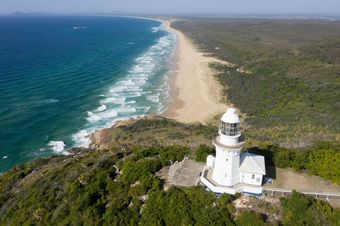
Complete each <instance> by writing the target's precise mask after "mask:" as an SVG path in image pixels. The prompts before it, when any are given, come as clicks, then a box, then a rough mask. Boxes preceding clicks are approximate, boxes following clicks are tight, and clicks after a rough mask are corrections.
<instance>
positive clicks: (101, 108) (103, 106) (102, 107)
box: [96, 104, 107, 112]
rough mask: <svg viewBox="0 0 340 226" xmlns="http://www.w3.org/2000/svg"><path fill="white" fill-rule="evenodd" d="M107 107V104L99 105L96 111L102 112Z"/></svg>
mask: <svg viewBox="0 0 340 226" xmlns="http://www.w3.org/2000/svg"><path fill="white" fill-rule="evenodd" d="M106 109H107V107H106V105H105V104H102V105H100V107H98V108H97V109H96V112H101V111H105V110H106Z"/></svg>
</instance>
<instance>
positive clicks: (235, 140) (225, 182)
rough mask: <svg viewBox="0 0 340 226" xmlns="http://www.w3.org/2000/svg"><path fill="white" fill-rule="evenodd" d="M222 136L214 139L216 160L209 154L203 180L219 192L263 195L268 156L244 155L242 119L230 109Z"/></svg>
mask: <svg viewBox="0 0 340 226" xmlns="http://www.w3.org/2000/svg"><path fill="white" fill-rule="evenodd" d="M218 133H219V136H217V137H216V138H215V139H214V140H213V144H214V146H215V148H216V157H214V156H212V155H209V156H208V157H207V162H206V166H205V167H204V168H203V172H202V174H201V177H200V180H201V182H202V183H203V184H204V185H205V186H207V187H208V188H209V189H210V190H211V191H213V192H216V193H229V194H235V193H251V194H257V195H258V194H261V193H262V187H261V185H262V178H263V175H265V174H266V168H265V163H264V157H263V156H260V155H255V154H252V153H249V152H242V148H243V144H244V142H243V141H242V140H241V139H240V137H241V132H240V118H239V117H238V115H237V114H236V109H234V108H229V109H228V110H227V112H226V113H225V114H224V115H223V116H222V119H221V125H220V128H219V131H218Z"/></svg>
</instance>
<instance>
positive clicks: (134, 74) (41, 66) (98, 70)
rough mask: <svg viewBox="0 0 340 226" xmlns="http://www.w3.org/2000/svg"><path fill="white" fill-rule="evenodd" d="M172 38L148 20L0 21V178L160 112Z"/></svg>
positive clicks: (55, 18) (2, 18)
mask: <svg viewBox="0 0 340 226" xmlns="http://www.w3.org/2000/svg"><path fill="white" fill-rule="evenodd" d="M174 40H175V39H174V36H173V35H172V34H169V33H168V32H167V31H165V30H163V29H162V24H161V23H160V22H158V21H152V20H143V19H134V18H115V17H0V172H1V171H4V170H7V169H9V168H11V167H13V166H15V165H16V164H19V163H23V162H27V161H29V160H31V159H35V158H38V157H43V156H49V155H52V154H54V153H57V154H59V153H61V154H67V151H66V150H65V148H67V147H72V146H74V145H76V146H87V145H88V142H89V141H88V139H87V138H86V135H88V134H89V133H91V132H93V131H94V130H95V129H100V128H104V127H108V126H110V125H111V124H112V122H114V121H116V120H118V119H124V118H129V117H136V116H138V115H144V114H149V113H157V112H161V111H162V110H164V108H165V103H166V101H167V91H168V87H167V85H166V76H167V74H168V72H169V65H168V63H167V62H168V59H169V57H170V56H171V54H172V53H173V46H174Z"/></svg>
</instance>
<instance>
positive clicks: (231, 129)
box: [220, 122, 240, 136]
mask: <svg viewBox="0 0 340 226" xmlns="http://www.w3.org/2000/svg"><path fill="white" fill-rule="evenodd" d="M220 130H221V132H222V134H224V135H227V136H236V135H238V134H240V124H239V123H225V122H221V125H220Z"/></svg>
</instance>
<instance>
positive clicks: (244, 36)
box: [173, 18, 340, 147]
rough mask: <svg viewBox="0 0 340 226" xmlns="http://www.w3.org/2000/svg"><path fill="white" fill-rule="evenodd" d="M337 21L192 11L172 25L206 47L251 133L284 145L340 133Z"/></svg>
mask: <svg viewBox="0 0 340 226" xmlns="http://www.w3.org/2000/svg"><path fill="white" fill-rule="evenodd" d="M339 25H340V22H329V21H316V20H297V21H296V20H266V19H251V20H249V19H226V18H225V19H217V18H215V19H213V18H187V19H185V20H179V21H176V22H175V23H174V24H173V26H174V27H175V28H177V29H179V30H181V31H183V32H184V33H185V34H186V35H188V36H189V37H191V38H192V39H193V40H194V42H195V43H196V44H197V46H199V48H201V49H202V50H203V51H206V52H208V53H211V54H212V55H214V56H216V57H218V58H220V59H222V60H226V61H229V62H231V63H233V64H234V66H230V65H223V64H218V63H215V64H212V65H211V67H212V68H213V69H214V70H215V71H216V76H217V78H218V80H219V81H220V83H221V84H222V86H223V87H224V93H225V95H226V96H227V99H228V101H230V102H231V103H233V104H235V105H236V106H237V107H238V108H240V110H241V112H243V113H245V114H246V116H247V117H246V123H247V124H248V125H250V126H249V127H248V128H247V135H248V139H249V138H251V139H252V140H253V141H261V142H263V141H268V140H271V141H273V142H275V143H278V144H280V145H281V146H286V147H306V146H311V145H313V143H315V141H318V140H337V142H338V141H339V137H338V134H339V132H340V130H339V129H340V115H339V114H338V112H340V102H339V96H340V80H339V75H340V74H339V71H340V58H339V56H340V48H339V47H340V38H339V37H340V26H339Z"/></svg>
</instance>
